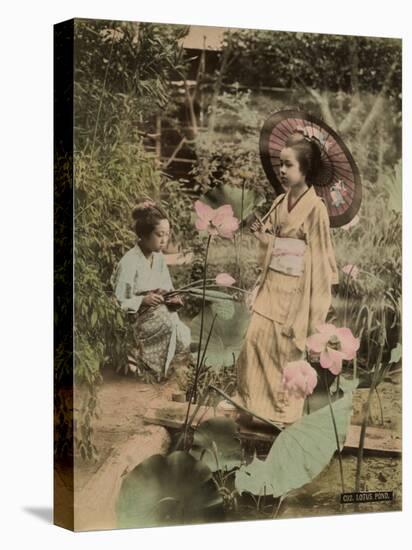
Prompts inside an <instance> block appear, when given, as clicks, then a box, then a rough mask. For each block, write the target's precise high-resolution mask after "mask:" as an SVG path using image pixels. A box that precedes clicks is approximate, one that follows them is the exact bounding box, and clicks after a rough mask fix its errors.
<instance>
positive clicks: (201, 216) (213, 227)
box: [195, 201, 239, 239]
mask: <svg viewBox="0 0 412 550" xmlns="http://www.w3.org/2000/svg"><path fill="white" fill-rule="evenodd" d="M195 210H196V214H197V216H198V218H197V220H196V229H198V230H199V231H207V232H208V233H209V235H220V237H223V238H225V239H232V238H233V234H234V232H235V231H236V230H237V229H238V227H239V220H238V219H237V218H235V217H234V215H233V209H232V207H231V205H230V204H224V205H223V206H220V207H219V208H216V209H215V208H211V207H210V206H208V205H207V204H205V203H203V202H202V201H196V202H195Z"/></svg>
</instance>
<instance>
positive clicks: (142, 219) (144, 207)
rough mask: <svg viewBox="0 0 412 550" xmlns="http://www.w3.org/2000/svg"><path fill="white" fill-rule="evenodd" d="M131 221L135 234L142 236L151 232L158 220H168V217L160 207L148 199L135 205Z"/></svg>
mask: <svg viewBox="0 0 412 550" xmlns="http://www.w3.org/2000/svg"><path fill="white" fill-rule="evenodd" d="M132 219H133V220H134V222H135V223H134V229H135V232H136V234H137V235H138V236H142V235H145V234H148V233H150V232H151V231H153V229H154V227H155V226H156V225H157V224H158V223H159V221H160V220H163V219H166V220H168V216H167V214H166V212H165V211H164V210H163V209H162V208H161V207H160V206H158V205H157V204H156V203H155V202H154V201H152V200H150V199H148V200H144V201H142V202H139V203H138V204H136V206H135V207H134V208H133V210H132Z"/></svg>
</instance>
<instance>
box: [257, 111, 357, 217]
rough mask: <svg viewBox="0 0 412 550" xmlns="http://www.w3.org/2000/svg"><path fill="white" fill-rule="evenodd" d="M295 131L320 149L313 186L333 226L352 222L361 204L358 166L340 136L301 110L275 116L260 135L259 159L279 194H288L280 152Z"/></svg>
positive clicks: (284, 112)
mask: <svg viewBox="0 0 412 550" xmlns="http://www.w3.org/2000/svg"><path fill="white" fill-rule="evenodd" d="M296 132H300V133H302V134H303V135H304V136H305V137H307V138H309V139H314V140H316V143H317V144H318V145H319V148H320V150H321V167H320V170H319V172H318V176H317V181H316V183H314V188H315V191H316V193H317V194H318V195H319V197H321V198H322V199H323V200H324V201H325V204H326V207H327V209H328V213H329V219H330V225H331V227H340V226H342V225H345V224H347V223H349V222H350V221H351V220H352V218H353V217H354V216H355V215H356V213H357V212H358V210H359V207H360V204H361V201H362V184H361V179H360V175H359V170H358V167H357V166H356V164H355V161H354V160H353V157H352V155H351V153H350V152H349V149H348V148H347V147H346V145H345V144H344V142H343V141H342V139H341V138H340V137H339V136H338V134H337V133H336V132H335V131H334V130H332V128H330V127H329V126H328V125H327V124H325V123H324V122H323V121H322V120H321V119H319V118H317V117H315V116H313V115H311V114H309V113H307V112H305V111H302V110H300V109H283V110H281V111H276V112H274V113H272V114H271V115H270V116H269V118H268V119H267V120H266V122H265V123H264V125H263V128H262V130H261V134H260V158H261V160H262V164H263V168H264V170H265V173H266V175H267V177H268V179H269V181H270V183H271V184H272V185H273V187H274V188H275V191H276V193H277V194H278V195H279V194H280V193H285V192H286V190H287V189H286V188H285V187H284V186H283V185H282V183H281V181H280V173H279V168H280V151H281V150H282V149H283V148H284V147H285V143H286V140H287V138H288V137H289V136H290V135H291V134H293V133H296Z"/></svg>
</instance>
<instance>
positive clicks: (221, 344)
mask: <svg viewBox="0 0 412 550" xmlns="http://www.w3.org/2000/svg"><path fill="white" fill-rule="evenodd" d="M213 305H214V304H213ZM233 306H234V314H233V315H232V317H231V318H230V319H224V318H221V317H219V315H218V316H217V317H216V319H215V322H214V325H213V330H212V334H211V337H210V341H209V345H208V347H207V350H206V360H205V364H206V365H211V366H214V367H223V366H229V365H232V364H233V361H234V360H236V358H237V357H238V355H239V353H240V350H241V347H242V344H243V340H244V337H245V334H246V330H247V327H248V324H249V318H250V313H249V310H248V309H247V307H246V306H245V304H243V303H237V302H233ZM215 313H216V311H214V310H213V308H212V305H211V304H207V305H206V306H205V312H204V320H203V322H204V327H203V342H205V341H206V338H207V335H208V334H209V332H210V328H211V326H212V322H213V319H214V317H215ZM200 324H201V314H200V313H199V315H197V316H196V317H194V318H193V319H192V321H191V323H190V330H191V334H192V341H193V342H199V335H200Z"/></svg>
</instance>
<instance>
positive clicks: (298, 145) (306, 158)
mask: <svg viewBox="0 0 412 550" xmlns="http://www.w3.org/2000/svg"><path fill="white" fill-rule="evenodd" d="M285 146H286V147H290V148H291V149H293V150H294V151H295V152H296V158H297V160H298V163H299V168H300V171H301V172H302V174H304V175H305V176H306V183H307V184H308V185H312V184H313V183H314V182H315V181H316V176H317V174H318V172H319V169H320V167H321V152H320V148H319V145H318V144H317V143H316V141H315V140H314V139H313V138H312V139H311V138H307V137H305V136H304V135H302V134H301V133H299V132H295V133H293V134H291V135H290V136H289V137H288V139H287V140H286V144H285Z"/></svg>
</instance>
